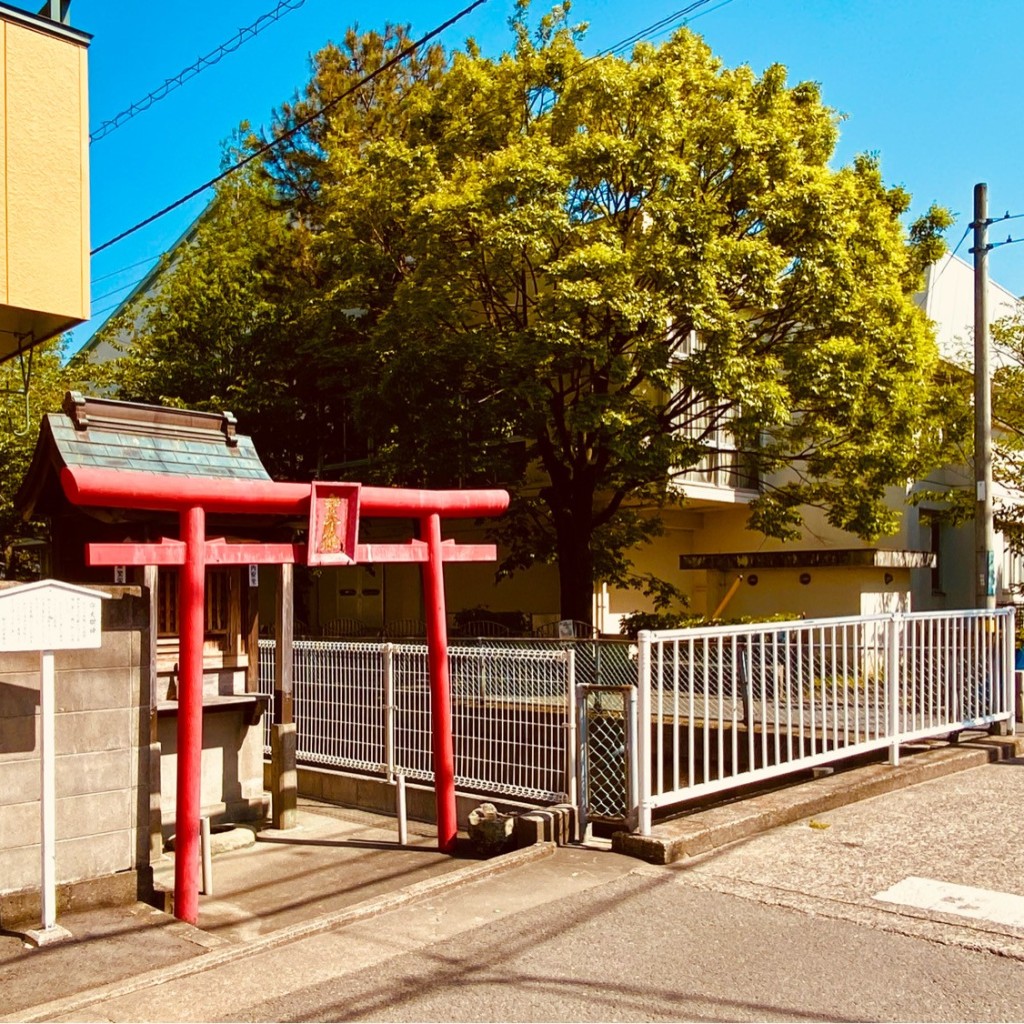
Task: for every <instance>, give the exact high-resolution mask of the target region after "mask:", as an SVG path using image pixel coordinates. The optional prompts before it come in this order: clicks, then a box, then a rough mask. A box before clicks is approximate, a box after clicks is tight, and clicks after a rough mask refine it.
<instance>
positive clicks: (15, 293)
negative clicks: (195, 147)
mask: <svg viewBox="0 0 1024 1024" xmlns="http://www.w3.org/2000/svg"><path fill="white" fill-rule="evenodd" d="M86 55H87V50H86V45H85V42H84V40H76V39H75V38H74V36H73V34H72V33H68V32H62V31H60V30H58V29H56V28H55V29H54V30H52V31H51V30H48V29H46V28H45V27H37V26H35V25H32V24H28V23H24V22H21V21H19V20H18V19H15V18H11V17H10V16H5V15H4V14H3V13H0V135H2V139H3V146H2V147H0V182H2V187H3V195H2V197H0V328H3V329H5V330H14V331H19V332H28V331H32V332H33V333H34V334H35V336H36V338H37V339H40V338H45V337H49V336H51V335H53V334H55V333H58V332H59V331H61V330H63V329H65V328H67V327H71V326H73V325H75V324H77V323H81V322H82V321H83V320H86V319H88V317H89V162H88V145H89V124H88V93H87V72H86ZM4 344H5V345H8V344H9V341H5V342H4Z"/></svg>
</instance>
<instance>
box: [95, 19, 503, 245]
mask: <svg viewBox="0 0 1024 1024" xmlns="http://www.w3.org/2000/svg"><path fill="white" fill-rule="evenodd" d="M485 3H487V0H474V2H473V3H471V4H470V5H469V6H468V7H465V8H463V9H462V10H461V11H459V13H458V14H456V15H455V16H454V17H451V18H449V19H448V20H447V21H446V22H444V24H443V25H438V27H437V28H435V29H432V30H431V31H430V32H428V33H427V34H426V35H425V36H421V37H420V38H419V39H417V40H416V42H414V43H410V44H409V45H408V46H407V47H406V48H405V49H404V50H402V51H401V52H400V53H397V54H395V56H394V57H392V58H391V59H390V60H387V61H385V62H384V63H383V64H381V66H380V67H379V68H376V69H375V70H373V71H371V72H370V73H369V74H368V75H365V76H363V77H362V78H361V79H360V80H359V81H358V82H356V83H355V84H354V85H352V86H351V87H350V88H348V89H346V90H345V91H344V92H342V93H341V94H340V95H338V96H335V97H334V99H332V100H330V101H329V102H327V103H325V104H324V105H323V106H322V107H321V108H320V109H319V110H317V111H315V112H314V113H312V114H310V115H309V116H308V117H304V118H303V119H302V120H301V121H298V122H296V123H295V124H294V125H293V126H292V127H291V128H289V129H288V130H287V131H285V132H282V133H281V134H280V135H279V136H278V137H277V138H276V139H273V140H272V141H270V142H264V143H263V144H262V145H261V146H258V147H257V148H256V149H254V150H253V151H252V152H251V153H250V154H249V155H248V156H245V157H243V158H242V159H241V160H239V161H237V162H236V163H234V164H232V165H231V166H230V167H228V168H227V169H226V170H223V171H221V173H220V174H218V175H217V176H216V177H213V178H211V179H210V180H209V181H207V182H204V183H203V184H202V185H199V186H198V187H197V188H194V189H192V191H191V192H189V193H188V194H187V195H184V196H182V197H181V198H180V199H176V200H175V201H174V202H173V203H170V204H169V205H167V206H165V207H164V208H163V209H162V210H158V211H157V212H156V213H154V214H151V215H150V216H148V217H146V218H145V220H140V221H139V222H138V223H137V224H134V225H133V226H132V227H130V228H128V229H127V230H126V231H122V232H121V233H120V234H119V235H115V236H114V237H113V238H111V239H109V240H108V241H106V242H104V243H103V244H102V245H98V246H97V247H96V248H95V249H93V250H92V252H91V253H90V254H89V255H90V256H95V255H96V254H97V253H100V252H103V250H104V249H109V248H110V246H112V245H115V244H116V243H117V242H120V241H121V240H122V239H125V238H127V237H128V236H129V235H132V234H134V233H135V232H136V231H139V230H141V229H142V228H144V227H146V226H148V225H149V224H152V223H153V222H154V221H157V220H159V219H160V218H161V217H163V216H166V214H168V213H170V212H171V211H172V210H176V209H178V207H179V206H184V205H185V203H187V202H188V201H189V200H190V199H195V197H196V196H198V195H201V194H202V193H203V192H205V191H206V190H207V189H211V188H213V186H214V185H217V184H218V183H219V182H221V181H223V180H224V179H225V178H227V177H229V176H230V175H232V174H234V173H235V171H239V170H241V169H242V168H243V167H245V166H246V165H247V164H250V163H252V161H253V160H256V159H258V158H259V157H261V156H263V155H264V154H265V153H269V152H270V150H272V149H275V148H276V147H277V146H279V145H280V144H281V143H282V142H284V141H285V140H286V139H289V138H291V137H292V136H293V135H295V134H297V133H298V132H300V131H302V129H303V128H305V127H306V126H307V125H309V124H312V122H313V121H316V120H317V119H318V118H320V117H323V115H324V114H326V113H327V112H328V111H329V110H331V109H333V108H334V107H336V106H337V105H338V104H339V103H340V102H341V101H342V100H343V99H345V98H346V97H347V96H350V95H352V93H354V92H355V91H356V90H357V89H361V88H362V87H363V86H364V85H366V84H368V83H369V82H372V81H373V80H374V79H375V78H376V77H377V76H378V75H381V74H383V73H384V72H385V71H387V70H388V69H389V68H392V67H394V66H395V65H396V64H398V63H400V62H401V61H403V60H405V58H406V57H409V56H410V55H411V54H413V53H415V52H416V50H418V49H419V48H420V47H421V46H422V45H423V44H424V43H426V42H429V41H430V40H431V39H433V38H434V37H435V36H439V35H440V34H441V33H442V32H444V31H445V30H446V29H449V28H451V27H452V25H454V24H455V23H456V22H458V21H461V20H462V19H463V18H464V17H466V15H467V14H469V13H470V12H472V11H475V10H476V9H477V8H478V7H480V6H481V5H482V4H485Z"/></svg>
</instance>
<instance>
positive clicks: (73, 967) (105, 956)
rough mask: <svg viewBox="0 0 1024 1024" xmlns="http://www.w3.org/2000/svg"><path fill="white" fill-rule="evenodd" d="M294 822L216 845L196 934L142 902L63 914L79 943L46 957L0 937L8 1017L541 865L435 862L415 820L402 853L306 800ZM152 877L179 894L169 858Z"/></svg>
mask: <svg viewBox="0 0 1024 1024" xmlns="http://www.w3.org/2000/svg"><path fill="white" fill-rule="evenodd" d="M298 817H299V827H298V828H296V829H291V830H289V831H287V832H279V831H275V830H274V829H264V830H262V831H260V832H259V833H258V835H257V834H256V833H254V832H253V831H249V830H246V829H244V828H240V829H236V830H234V832H233V833H231V835H229V836H228V837H227V841H226V842H224V841H223V840H221V839H219V838H218V837H215V850H216V849H217V847H218V846H220V847H222V848H223V849H224V850H225V852H221V853H218V854H217V855H216V856H214V858H213V893H212V894H211V895H202V896H200V899H199V926H198V927H193V926H191V925H188V924H185V923H184V922H181V921H177V920H175V918H173V917H172V916H171V915H170V914H169V913H164V912H162V911H161V910H157V909H155V908H154V907H151V906H148V905H146V904H142V903H135V904H132V905H130V906H126V907H117V908H106V909H99V910H89V911H82V912H78V913H71V914H64V915H62V916H61V917H60V918H59V919H58V923H59V924H60V925H61V926H62V927H63V928H66V929H67V930H68V931H70V932H71V935H72V939H71V940H67V941H65V942H61V943H56V944H53V945H47V946H43V947H41V948H38V949H36V948H32V947H29V946H27V945H26V943H25V942H24V940H23V936H22V935H20V934H19V933H14V932H0V1013H3V1014H6V1015H7V1016H5V1017H3V1018H0V1019H3V1020H22V1019H28V1018H30V1017H39V1016H40V1014H42V1017H43V1018H44V1019H45V1017H46V1016H49V1015H50V1014H49V1012H48V1011H47V1007H49V1008H50V1009H53V1007H54V1006H55V1005H58V1004H59V1005H64V1004H67V1005H68V1006H72V1005H77V1004H78V1003H79V1002H81V1000H80V998H79V996H80V994H81V993H84V992H88V991H92V990H97V991H99V990H103V989H111V988H123V989H129V990H130V989H131V988H132V987H134V986H140V985H146V984H155V983H156V980H157V979H156V978H155V976H154V972H157V973H159V972H161V971H164V972H166V971H168V970H173V968H174V967H175V966H179V967H180V966H183V967H184V968H185V969H186V970H193V969H196V967H198V964H197V965H195V967H193V966H192V963H191V962H192V961H193V960H194V959H195V958H202V963H203V967H204V968H205V967H207V966H209V965H210V964H212V963H213V962H214V960H220V961H223V960H224V959H225V958H229V957H232V956H236V955H244V954H245V953H246V952H247V951H249V950H252V949H254V948H257V947H264V946H267V947H269V946H270V945H273V944H275V943H279V942H286V941H291V940H293V939H294V938H296V937H297V936H299V935H306V934H313V933H315V932H316V931H317V930H318V929H328V928H334V927H341V926H343V925H344V924H346V923H348V922H349V921H351V920H356V919H360V918H365V917H369V916H373V915H374V914H376V913H379V912H381V909H382V908H384V907H386V908H391V907H394V906H398V905H400V904H401V903H402V902H403V901H408V900H413V899H420V898H423V897H424V896H426V895H429V894H430V893H432V892H437V891H440V890H442V889H445V888H448V887H450V886H451V885H458V884H464V883H465V882H467V881H471V880H473V879H475V878H477V877H479V876H480V875H481V873H486V874H491V873H494V872H495V871H501V870H502V869H503V868H504V867H505V866H506V865H507V866H509V867H511V866H514V865H515V864H516V863H518V862H519V859H522V858H523V857H524V856H525V857H526V858H528V857H530V856H535V855H536V853H535V852H533V851H530V850H527V851H525V852H522V853H520V854H519V856H518V858H517V856H516V855H512V856H511V857H509V858H496V859H494V860H491V861H480V860H476V859H473V858H472V857H471V855H470V854H469V853H468V851H466V850H465V849H464V848H460V851H459V853H458V855H457V856H455V857H451V856H448V855H446V854H442V853H439V852H438V850H437V848H436V839H435V837H434V834H433V829H432V828H431V827H430V826H426V825H417V824H416V823H412V822H411V823H410V828H409V837H408V839H409V841H408V843H407V845H406V846H404V847H401V846H399V845H398V837H397V834H396V830H395V828H394V822H393V821H391V820H389V819H387V818H383V817H380V816H378V815H373V814H367V813H364V812H361V811H354V810H347V809H345V808H340V807H332V806H330V805H326V804H314V803H312V802H310V801H301V802H300V807H299V815H298ZM246 840H247V844H246V845H241V843H242V842H245V841H246ZM232 847H235V848H232ZM154 874H155V879H156V883H157V886H158V887H162V888H164V889H167V890H170V889H172V888H173V880H174V858H173V855H168V856H166V857H165V858H164V859H163V860H162V861H161V862H159V863H158V864H157V865H155V871H154ZM167 905H168V909H170V900H169V899H168V900H167ZM34 924H35V923H34V922H30V923H29V924H27V925H26V927H31V926H34ZM33 1008H35V1009H33Z"/></svg>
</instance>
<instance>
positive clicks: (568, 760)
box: [565, 647, 579, 817]
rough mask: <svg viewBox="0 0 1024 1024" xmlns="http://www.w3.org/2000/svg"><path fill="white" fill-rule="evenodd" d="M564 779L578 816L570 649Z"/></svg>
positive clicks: (571, 653) (573, 661) (573, 672)
mask: <svg viewBox="0 0 1024 1024" xmlns="http://www.w3.org/2000/svg"><path fill="white" fill-rule="evenodd" d="M565 675H566V694H565V705H566V706H565V728H566V738H565V778H566V789H567V790H568V793H567V795H568V797H569V803H570V804H572V806H573V807H575V808H576V809H577V817H578V815H579V782H578V781H577V778H576V773H577V764H578V762H577V759H576V744H577V733H576V652H575V651H574V650H573V648H572V647H570V648H569V649H568V650H567V651H566V652H565Z"/></svg>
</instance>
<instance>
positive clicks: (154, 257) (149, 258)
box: [92, 252, 164, 285]
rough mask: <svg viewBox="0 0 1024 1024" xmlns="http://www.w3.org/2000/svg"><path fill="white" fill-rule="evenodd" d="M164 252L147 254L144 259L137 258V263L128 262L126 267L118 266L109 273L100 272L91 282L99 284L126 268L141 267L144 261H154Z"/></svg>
mask: <svg viewBox="0 0 1024 1024" xmlns="http://www.w3.org/2000/svg"><path fill="white" fill-rule="evenodd" d="M163 255H164V254H163V253H162V252H158V253H157V254H156V255H155V256H147V257H146V258H145V259H144V260H139V261H138V262H137V263H129V264H128V266H126V267H119V268H118V269H117V270H112V271H111V272H110V273H109V274H101V275H100V276H99V277H94V278H93V279H92V283H93V284H94V285H95V284H99V283H100V281H109V280H110V278H112V277H117V275H118V274H123V273H124V272H125V271H126V270H134V269H135V268H136V267H141V266H143V265H144V264H146V263H154V262H156V261H157V260H158V259H160V257H161V256H163Z"/></svg>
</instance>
